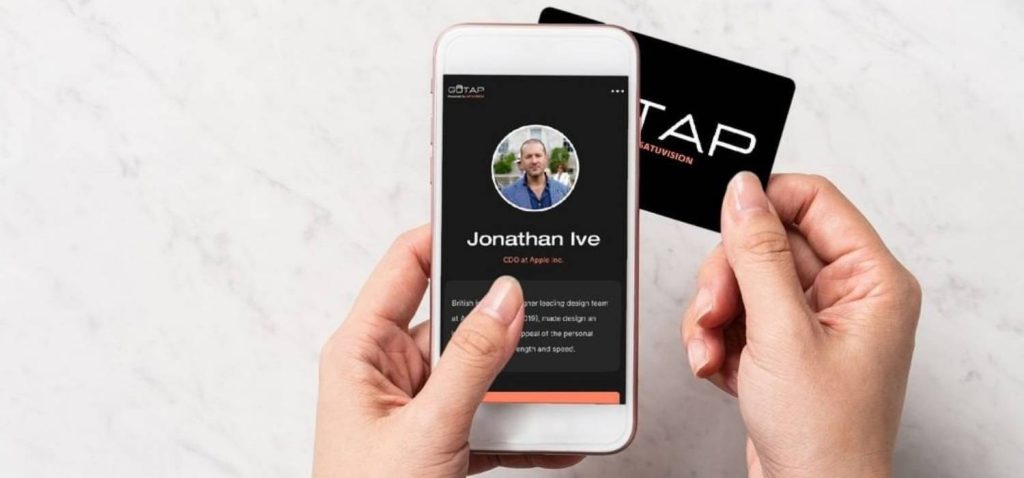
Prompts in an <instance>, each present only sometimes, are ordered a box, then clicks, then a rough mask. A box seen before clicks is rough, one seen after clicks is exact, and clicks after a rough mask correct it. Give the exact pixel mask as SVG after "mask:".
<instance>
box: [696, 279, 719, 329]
mask: <svg viewBox="0 0 1024 478" xmlns="http://www.w3.org/2000/svg"><path fill="white" fill-rule="evenodd" d="M712 307H714V301H713V300H711V291H709V290H708V289H707V288H705V287H701V288H700V290H699V291H697V298H696V299H694V301H693V310H695V311H696V312H697V325H699V326H701V327H703V326H704V324H703V322H704V320H705V319H706V318H707V317H708V316H709V315H711V308H712Z"/></svg>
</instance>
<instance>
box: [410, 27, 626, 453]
mask: <svg viewBox="0 0 1024 478" xmlns="http://www.w3.org/2000/svg"><path fill="white" fill-rule="evenodd" d="M637 58H638V54H637V46H636V42H635V41H634V39H633V37H632V36H631V35H630V34H629V33H628V32H627V31H625V30H623V29H621V28H618V27H614V26H606V25H483V24H481V25H471V24H466V25H457V26H454V27H452V28H450V29H448V30H446V31H445V32H444V33H442V34H441V36H440V37H439V39H438V40H437V43H436V45H435V52H434V69H433V76H432V84H431V92H432V94H433V98H432V99H433V119H432V121H431V124H432V155H431V166H430V167H431V183H432V188H431V191H432V192H431V195H432V199H431V201H432V208H431V220H432V225H433V251H432V254H433V264H434V267H433V268H432V270H431V281H430V284H431V288H430V299H431V302H430V312H431V322H430V324H431V340H432V342H431V360H432V363H434V364H436V363H437V361H438V359H439V358H440V356H441V353H442V352H443V350H444V347H445V345H446V344H447V342H448V340H449V339H450V338H451V336H452V334H453V333H454V331H455V330H456V328H457V327H458V325H459V323H460V321H461V320H462V319H463V318H464V317H465V316H466V315H467V314H468V313H469V312H470V311H471V310H472V308H473V306H474V305H475V304H476V302H477V301H479V299H480V298H481V297H482V296H483V295H484V294H485V293H486V292H487V290H488V288H489V287H490V285H491V283H492V282H493V281H494V279H496V278H497V277H499V276H501V275H505V274H508V275H511V276H513V277H515V278H517V279H518V280H519V282H520V283H521V284H522V287H523V294H524V299H525V309H526V319H525V322H524V326H523V332H522V336H521V338H520V342H519V345H518V347H517V348H516V352H515V354H514V355H513V356H512V358H511V359H510V361H509V362H508V364H507V365H506V367H505V368H504V369H503V370H502V372H501V373H500V374H499V375H498V377H497V378H496V379H495V380H494V383H493V384H492V385H491V389H490V391H489V392H488V393H487V395H486V397H485V399H484V403H483V404H481V406H480V408H479V409H478V411H477V413H476V415H475V416H474V420H473V427H472V431H471V434H470V440H469V444H470V448H471V449H473V450H477V451H489V452H544V453H593V454H597V453H613V452H616V451H619V450H622V449H623V448H625V447H626V446H627V445H628V444H629V442H630V441H631V440H632V437H633V435H634V433H635V430H636V410H637V407H636V389H637V382H636V377H637V374H636V363H637V358H636V335H637V332H636V328H637V325H636V320H637V310H636V303H637V290H636V279H637V214H638V213H637V156H638V149H637V137H638V128H637V109H638V104H639V94H638V91H637V85H638V59H637Z"/></svg>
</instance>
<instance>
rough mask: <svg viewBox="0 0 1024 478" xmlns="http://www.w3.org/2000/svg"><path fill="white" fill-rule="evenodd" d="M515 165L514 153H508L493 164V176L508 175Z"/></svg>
mask: <svg viewBox="0 0 1024 478" xmlns="http://www.w3.org/2000/svg"><path fill="white" fill-rule="evenodd" d="M515 164H516V153H508V154H506V155H504V156H502V157H501V159H499V160H497V161H495V162H494V174H508V173H511V172H512V169H514V168H515Z"/></svg>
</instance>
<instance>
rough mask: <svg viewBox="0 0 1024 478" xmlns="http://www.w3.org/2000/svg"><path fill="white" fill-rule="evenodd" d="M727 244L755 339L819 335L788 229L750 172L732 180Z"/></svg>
mask: <svg viewBox="0 0 1024 478" xmlns="http://www.w3.org/2000/svg"><path fill="white" fill-rule="evenodd" d="M722 243H723V244H724V245H725V255H726V257H727V258H728V260H729V265H730V266H731V267H732V270H733V272H735V273H736V282H737V284H738V285H739V288H740V295H741V296H742V298H743V306H744V308H745V309H746V315H747V324H746V325H747V335H748V337H749V338H752V339H754V340H758V339H759V338H760V339H762V340H765V339H767V340H771V338H772V337H778V336H779V335H780V334H781V335H782V336H784V337H799V336H806V335H807V333H808V332H810V331H812V330H813V329H812V328H811V326H812V322H811V317H810V310H809V309H808V307H807V299H806V298H805V296H804V291H803V288H802V287H801V286H800V279H799V277H798V276H797V273H796V266H795V265H794V262H793V254H792V253H791V252H790V247H789V238H788V236H787V234H786V228H785V227H784V226H783V225H782V222H781V221H780V220H779V216H778V214H776V213H775V209H774V208H773V207H772V205H771V203H770V202H769V201H768V196H766V195H765V193H764V191H763V190H762V189H761V182H760V181H759V180H758V179H757V176H755V175H754V174H753V173H750V172H746V171H744V172H741V173H739V174H737V175H736V176H734V177H733V178H732V180H731V181H729V187H728V189H727V190H726V193H725V203H724V204H723V205H722Z"/></svg>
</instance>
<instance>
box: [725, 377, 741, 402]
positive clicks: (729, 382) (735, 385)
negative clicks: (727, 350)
mask: <svg viewBox="0 0 1024 478" xmlns="http://www.w3.org/2000/svg"><path fill="white" fill-rule="evenodd" d="M725 388H728V389H729V391H730V392H732V396H734V397H738V396H740V385H739V381H738V380H737V379H736V374H732V375H730V376H729V378H727V379H725Z"/></svg>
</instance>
